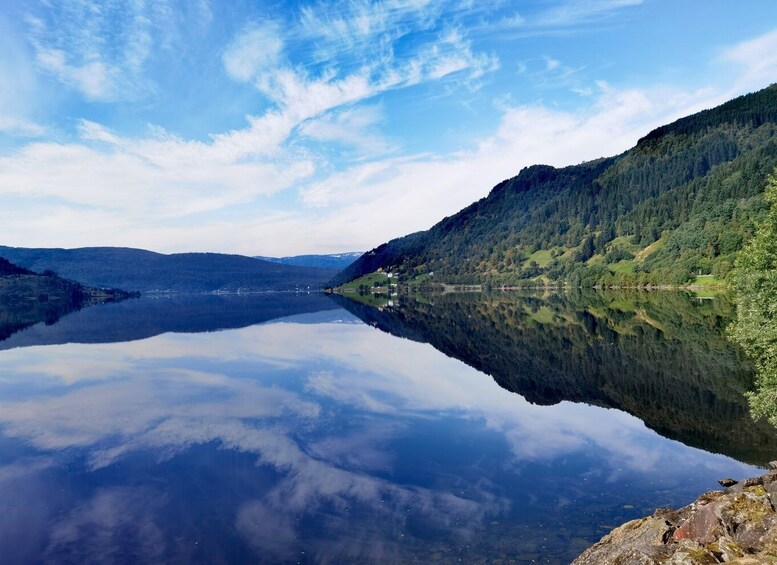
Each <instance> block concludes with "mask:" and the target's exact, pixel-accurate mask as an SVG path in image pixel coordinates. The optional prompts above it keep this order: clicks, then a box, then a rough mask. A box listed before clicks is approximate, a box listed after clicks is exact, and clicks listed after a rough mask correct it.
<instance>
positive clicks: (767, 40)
mask: <svg viewBox="0 0 777 565" xmlns="http://www.w3.org/2000/svg"><path fill="white" fill-rule="evenodd" d="M720 59H721V60H722V61H723V62H728V63H733V64H734V65H735V68H736V69H737V74H738V77H737V80H736V82H735V85H734V87H733V90H737V91H748V90H752V89H756V88H762V87H763V86H764V85H766V84H770V83H774V82H775V81H777V30H774V31H772V32H770V33H767V34H764V35H762V36H760V37H756V38H754V39H751V40H749V41H745V42H743V43H740V44H738V45H734V46H732V47H729V48H728V49H726V50H724V52H723V53H722V55H721V57H720Z"/></svg>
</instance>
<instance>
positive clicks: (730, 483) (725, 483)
mask: <svg viewBox="0 0 777 565" xmlns="http://www.w3.org/2000/svg"><path fill="white" fill-rule="evenodd" d="M718 482H719V483H720V486H722V487H733V486H734V485H735V484H737V482H738V481H735V480H734V479H720V480H719V481H718Z"/></svg>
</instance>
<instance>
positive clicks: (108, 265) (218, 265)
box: [0, 246, 336, 292]
mask: <svg viewBox="0 0 777 565" xmlns="http://www.w3.org/2000/svg"><path fill="white" fill-rule="evenodd" d="M0 257H5V258H6V259H8V260H9V261H11V262H13V263H16V264H17V265H21V266H22V267H25V268H27V269H32V270H34V271H39V272H42V271H44V270H50V271H54V272H55V273H57V274H58V275H60V276H62V277H65V278H67V279H70V280H73V281H77V282H79V283H81V284H85V285H88V286H94V287H117V288H123V289H125V290H130V291H139V292H151V291H174V292H214V291H224V292H235V291H238V290H242V291H270V290H274V291H284V290H297V289H308V287H309V288H311V289H318V288H319V287H320V286H321V285H322V284H323V283H324V282H326V281H327V280H328V279H329V278H330V277H332V275H334V274H335V272H336V271H335V270H334V269H315V268H310V267H296V266H292V265H280V264H276V263H269V262H267V261H260V260H258V259H254V258H253V257H244V256H241V255H224V254H219V253H177V254H173V255H163V254H161V253H154V252H152V251H145V250H143V249H130V248H123V247H84V248H80V249H26V248H20V247H2V246H0Z"/></svg>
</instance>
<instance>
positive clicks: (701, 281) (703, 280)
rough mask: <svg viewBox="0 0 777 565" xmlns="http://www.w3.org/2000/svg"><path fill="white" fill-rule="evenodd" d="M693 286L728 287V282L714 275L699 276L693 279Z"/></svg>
mask: <svg viewBox="0 0 777 565" xmlns="http://www.w3.org/2000/svg"><path fill="white" fill-rule="evenodd" d="M691 284H693V285H698V286H726V281H724V280H723V279H719V278H717V277H715V276H714V275H698V276H695V277H693V281H691Z"/></svg>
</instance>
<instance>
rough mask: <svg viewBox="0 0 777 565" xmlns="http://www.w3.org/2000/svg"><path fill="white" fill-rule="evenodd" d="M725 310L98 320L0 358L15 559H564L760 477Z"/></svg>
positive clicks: (6, 552)
mask: <svg viewBox="0 0 777 565" xmlns="http://www.w3.org/2000/svg"><path fill="white" fill-rule="evenodd" d="M732 312H733V310H732V308H731V305H730V304H729V303H728V302H727V301H726V299H725V298H719V299H716V300H712V301H706V300H705V301H699V300H694V299H692V298H691V297H689V296H685V295H680V294H671V295H670V294H661V295H652V296H651V295H646V294H590V295H574V294H568V295H556V296H546V297H537V296H519V295H514V294H503V295H494V296H481V295H446V296H435V297H427V298H425V299H421V300H403V301H402V302H401V303H398V304H395V307H393V308H386V309H383V310H378V309H376V308H373V307H370V306H365V305H360V304H358V303H355V302H352V301H349V300H347V299H342V298H335V299H330V298H327V297H325V296H321V295H304V296H284V295H275V296H248V297H240V296H231V297H176V298H159V299H141V300H135V301H128V302H123V303H119V304H111V305H106V306H99V307H92V308H87V309H84V310H81V311H78V312H74V313H71V314H68V315H65V316H63V317H62V318H61V319H59V321H57V322H56V323H51V320H49V322H50V324H49V325H46V324H45V323H40V324H37V325H33V326H31V327H29V328H27V329H24V330H21V331H16V332H15V333H13V334H12V335H10V337H8V338H7V339H6V340H5V341H2V342H0V349H3V350H2V351H0V561H1V562H2V563H47V562H51V563H62V562H65V563H67V562H70V563H100V562H105V563H161V562H166V563H188V562H196V563H246V562H260V563H273V562H279V563H369V562H385V563H394V562H412V561H416V562H422V563H428V562H434V561H441V562H466V563H480V562H489V563H507V562H510V560H513V561H514V562H518V563H524V562H525V563H531V562H536V563H566V562H569V561H570V560H571V559H573V558H574V557H575V556H576V555H577V554H579V553H580V552H581V551H582V550H583V549H584V548H585V547H586V546H587V545H589V544H590V543H592V542H593V541H595V540H597V539H599V538H600V537H601V536H602V535H603V534H605V533H606V532H607V531H608V530H609V529H610V528H611V527H613V526H614V525H617V524H620V523H622V522H624V521H626V520H629V519H633V518H636V517H639V516H642V515H644V514H646V513H651V512H652V511H653V510H654V509H655V508H656V507H657V506H677V505H683V504H686V503H688V502H690V501H691V500H692V499H694V498H695V497H696V496H698V494H700V493H701V492H703V491H704V490H707V489H711V488H714V487H715V486H716V485H717V483H716V480H717V479H719V478H722V477H724V476H732V477H734V478H740V477H744V476H748V475H751V474H755V473H757V472H758V469H757V468H756V467H754V466H753V465H758V464H763V463H764V462H765V461H768V460H769V459H770V458H771V459H773V458H775V454H777V436H775V434H774V433H773V432H772V430H771V429H770V428H768V427H766V426H764V425H761V424H755V423H753V422H752V421H750V419H749V417H748V415H747V406H746V401H745V400H744V397H743V393H744V392H745V391H746V390H747V389H748V388H749V387H750V386H751V382H752V374H751V371H750V369H749V368H748V366H747V364H746V362H745V361H744V359H743V358H742V355H741V353H740V352H739V351H738V350H737V349H736V348H734V347H733V346H731V345H730V344H728V342H727V341H726V340H725V338H724V336H723V329H724V328H725V327H726V325H727V324H728V323H729V321H730V317H731V315H732Z"/></svg>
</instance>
